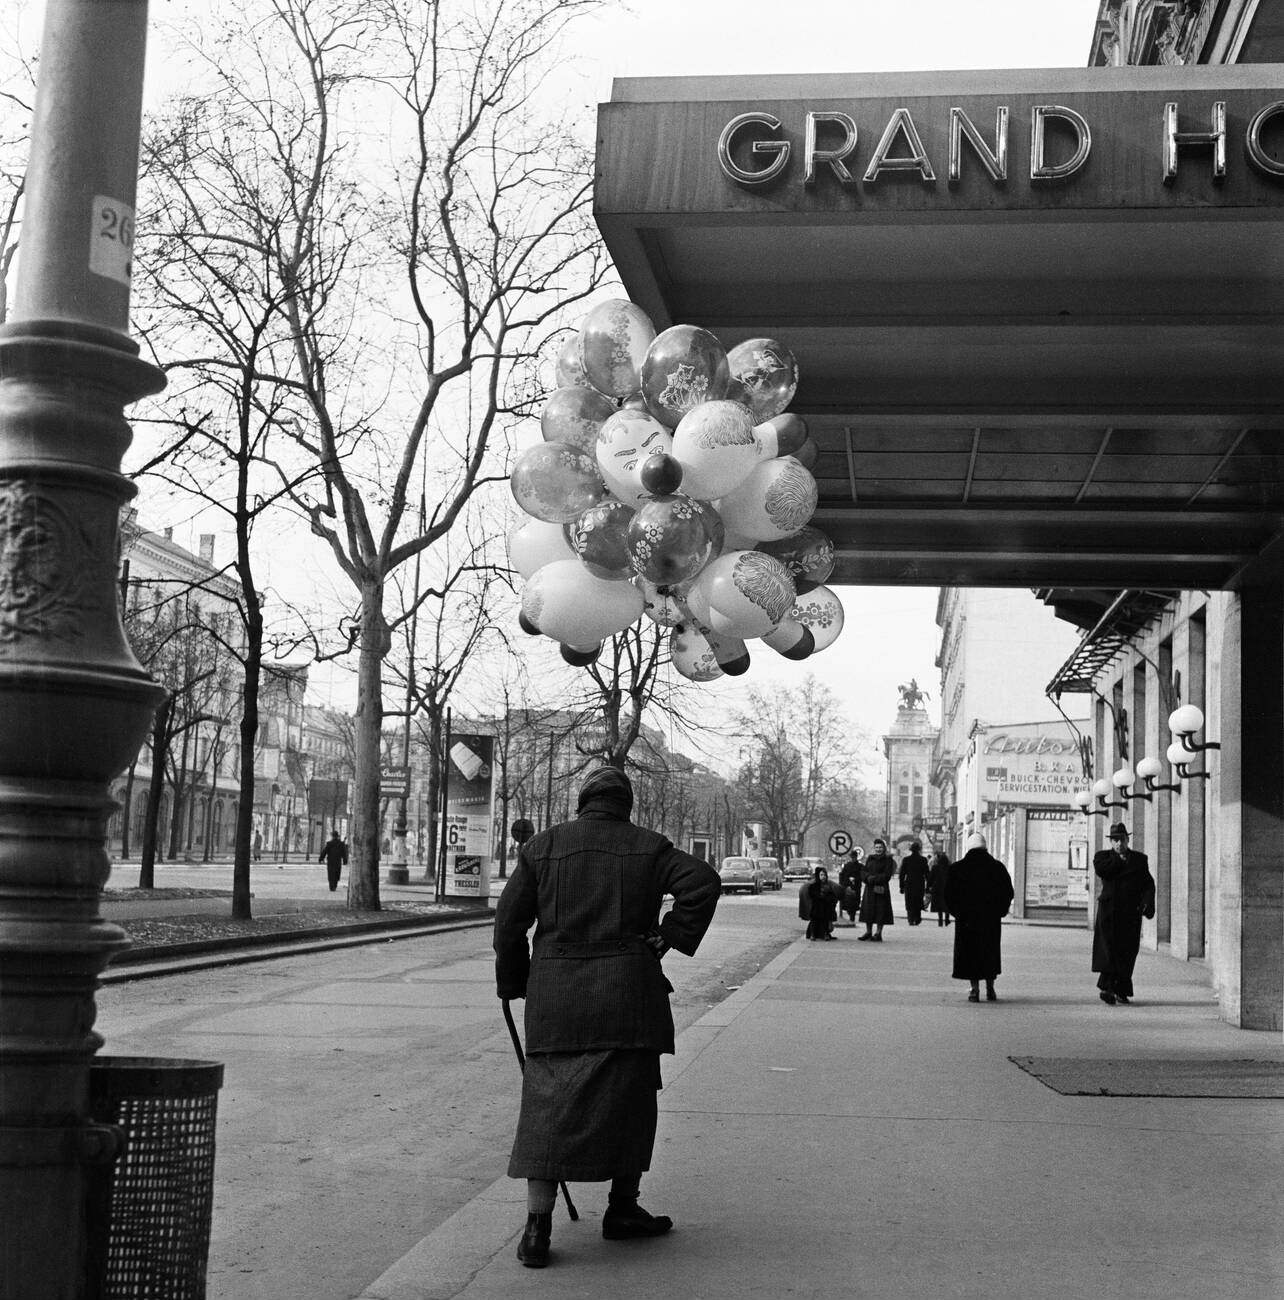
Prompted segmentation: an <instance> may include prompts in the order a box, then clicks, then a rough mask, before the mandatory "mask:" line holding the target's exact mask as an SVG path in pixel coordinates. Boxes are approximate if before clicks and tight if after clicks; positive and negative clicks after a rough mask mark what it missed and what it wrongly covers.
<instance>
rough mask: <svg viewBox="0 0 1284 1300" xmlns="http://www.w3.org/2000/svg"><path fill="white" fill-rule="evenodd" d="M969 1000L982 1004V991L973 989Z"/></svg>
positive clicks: (968, 997) (968, 996)
mask: <svg viewBox="0 0 1284 1300" xmlns="http://www.w3.org/2000/svg"><path fill="white" fill-rule="evenodd" d="M967 1000H968V1001H969V1002H980V1000H981V991H980V989H973V990H972V991H971V993H969V994H968V995H967Z"/></svg>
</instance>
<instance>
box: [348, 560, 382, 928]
mask: <svg viewBox="0 0 1284 1300" xmlns="http://www.w3.org/2000/svg"><path fill="white" fill-rule="evenodd" d="M391 641H392V638H391V635H390V633H389V631H388V624H387V622H386V621H385V619H384V616H383V586H382V584H380V583H376V582H367V583H366V584H365V585H363V587H362V589H361V637H360V649H359V651H358V658H357V713H356V717H355V718H354V719H353V730H354V733H355V734H354V739H355V741H356V763H355V771H354V772H353V792H352V844H351V849H350V856H351V859H352V869H351V870H350V871H349V873H348V906H349V907H350V908H353V909H354V910H357V911H363V912H377V911H379V777H380V768H381V766H382V761H383V745H382V732H383V661H384V658H385V656H386V655H387V653H388V648H389V646H390V645H391Z"/></svg>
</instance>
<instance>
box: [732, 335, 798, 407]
mask: <svg viewBox="0 0 1284 1300" xmlns="http://www.w3.org/2000/svg"><path fill="white" fill-rule="evenodd" d="M727 365H728V367H729V368H730V371H731V379H732V386H731V388H730V390H729V392H728V396H729V397H736V398H739V400H742V401H744V400H747V401H748V404H749V409H750V410H751V411H752V412H753V417H754V420H755V422H759V423H760V422H761V421H763V420H769V419H770V418H771V417H772V416H773V415H779V414H780V412H781V411H783V410H784V409H785V407H787V406H788V405H789V403H790V402H792V401H793V400H794V393H795V392H797V390H798V362H797V361H796V360H795V359H794V354H793V353H792V352H790V350H789V349H788V348H787V347H785V346H784V345H783V344H780V343H777V342H776V340H775V339H746V340H745V342H743V343H738V344H737V345H736V346H735V347H734V348H732V349H731V351H730V352H729V353H728V354H727Z"/></svg>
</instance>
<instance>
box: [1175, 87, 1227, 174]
mask: <svg viewBox="0 0 1284 1300" xmlns="http://www.w3.org/2000/svg"><path fill="white" fill-rule="evenodd" d="M1183 144H1208V145H1212V147H1213V180H1215V181H1219V182H1220V181H1224V180H1225V179H1226V104H1225V102H1224V101H1223V100H1220V99H1219V100H1218V101H1217V103H1215V104H1214V105H1213V120H1212V130H1210V131H1179V130H1178V129H1177V105H1176V104H1174V103H1168V104H1165V105H1164V184H1165V185H1171V184H1172V183H1173V181H1175V180H1176V179H1177V150H1178V147H1179V146H1181V145H1183Z"/></svg>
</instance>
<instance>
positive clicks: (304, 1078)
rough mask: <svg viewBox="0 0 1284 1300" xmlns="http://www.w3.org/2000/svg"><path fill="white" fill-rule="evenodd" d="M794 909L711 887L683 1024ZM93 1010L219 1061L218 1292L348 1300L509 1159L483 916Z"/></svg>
mask: <svg viewBox="0 0 1284 1300" xmlns="http://www.w3.org/2000/svg"><path fill="white" fill-rule="evenodd" d="M133 869H134V868H133V866H132V865H127V866H125V867H124V868H123V869H122V870H121V871H120V872H119V873H117V874H115V875H114V876H113V881H112V883H113V884H114V885H117V886H120V885H122V884H129V883H133V881H132V879H131V874H132V871H133ZM220 873H221V874H222V876H224V877H225V876H226V875H227V873H228V869H227V868H226V867H223V868H219V867H218V866H215V867H213V868H195V867H183V866H175V867H167V868H158V871H157V881H156V883H157V885H158V886H162V885H164V886H173V885H175V884H178V883H184V884H190V885H193V886H196V885H198V882H199V886H200V887H206V888H209V887H221V883H216V882H218V881H219V877H220ZM254 874H255V880H254V890H255V893H256V896H258V897H260V898H262V899H264V900H267V899H269V898H271V897H273V896H278V895H280V893H281V892H282V890H286V891H288V892H289V893H290V894H291V895H292V896H294V897H300V896H303V895H304V893H305V891H310V890H312V889H316V890H317V891H318V896H320V893H326V896H327V897H329V895H328V892H326V891H325V884H324V874H323V872H322V871H321V869H320V868H317V867H313V866H311V865H308V864H287V866H286V868H285V870H283V871H282V872H280V873H278V872H276V871H275V869H268V868H267V865H266V864H256V867H255V873H254ZM498 883H499V882H496V884H497V887H498ZM388 892H391V891H388ZM421 896H422V895H421ZM796 909H797V900H796V897H795V893H794V891H793V890H792V889H789V888H787V889H786V890H785V891H784V892H783V893H781V894H764V895H762V896H760V897H736V898H731V897H728V898H725V899H723V901H722V903H721V905H720V907H719V911H718V914H717V916H716V918H715V920H714V924H713V927H712V928H711V930H710V932H709V934H708V935H707V937H706V939H705V942H704V944H703V945H702V947H701V950H700V953H699V954H698V955H697V957H696V958H695V959H687V958H684V957H682V956H681V955H680V954H676V953H675V954H672V955H671V956H670V957H669V958H667V959H666V962H665V968H666V971H667V973H668V975H669V978H670V979H671V981H672V982H673V984H674V986H675V994H674V1013H675V1020H676V1022H677V1028H678V1031H679V1032H681V1031H682V1030H683V1029H684V1028H685V1027H687V1026H688V1025H689V1024H691V1023H692V1022H693V1021H695V1020H696V1019H698V1018H699V1017H700V1016H701V1015H703V1014H704V1013H705V1012H706V1011H707V1010H708V1008H709V1007H710V1006H711V1005H714V1004H715V1003H717V1002H719V1001H720V1000H721V999H722V998H724V997H725V996H726V995H727V993H728V992H729V991H730V990H733V989H735V988H737V987H739V986H740V985H741V984H742V983H743V982H744V981H745V980H746V979H748V978H749V977H751V976H752V975H753V974H754V973H755V972H756V971H757V970H758V969H760V968H761V967H762V966H763V965H765V964H766V963H767V962H768V961H770V960H771V958H772V957H774V956H775V955H776V954H777V953H778V952H780V951H781V950H782V949H783V948H784V947H785V946H786V945H787V944H788V943H789V942H790V941H792V940H793V939H795V938H797V936H798V934H799V923H798V921H797V910H796ZM98 1007H99V1014H98V1025H97V1027H98V1030H99V1032H100V1033H102V1034H103V1035H104V1037H105V1038H106V1040H107V1041H106V1045H105V1047H104V1048H103V1052H104V1053H105V1054H108V1055H119V1056H158V1057H169V1058H185V1059H204V1060H214V1061H221V1062H223V1063H224V1065H225V1066H226V1075H225V1082H224V1086H223V1090H222V1092H221V1094H220V1098H219V1125H218V1153H217V1167H216V1187H215V1209H214V1225H213V1233H212V1240H211V1248H210V1267H209V1297H210V1300H346V1298H348V1297H351V1296H354V1295H357V1294H359V1293H360V1291H361V1289H362V1287H363V1286H364V1285H365V1284H366V1283H368V1282H369V1281H370V1279H371V1278H374V1277H376V1276H378V1275H379V1274H380V1273H381V1272H382V1271H383V1270H384V1269H385V1268H386V1267H387V1266H388V1265H389V1264H390V1263H391V1262H392V1261H393V1260H395V1259H397V1258H399V1257H400V1256H402V1255H404V1254H405V1253H406V1252H407V1251H409V1250H410V1249H411V1247H412V1246H414V1245H415V1244H416V1243H417V1242H418V1241H419V1240H420V1239H421V1238H423V1237H424V1236H426V1235H427V1234H428V1233H430V1232H431V1231H432V1230H433V1229H434V1228H436V1227H438V1226H439V1225H440V1224H441V1223H442V1222H443V1221H444V1220H446V1219H447V1218H449V1217H450V1216H451V1215H452V1214H453V1213H455V1211H456V1210H458V1209H459V1208H460V1207H461V1206H463V1205H464V1204H466V1203H467V1202H469V1201H470V1200H471V1199H472V1198H473V1197H475V1196H476V1195H477V1194H478V1193H480V1192H481V1191H482V1190H483V1189H484V1188H486V1187H487V1186H489V1185H490V1184H491V1183H492V1182H494V1180H495V1179H496V1178H497V1177H500V1176H502V1174H503V1172H504V1169H505V1166H506V1163H507V1158H508V1146H509V1143H510V1142H511V1139H512V1130H513V1121H514V1108H515V1105H516V1101H517V1097H518V1090H519V1074H518V1068H517V1062H516V1060H515V1058H514V1055H513V1049H512V1045H511V1043H510V1041H509V1037H508V1032H507V1030H506V1028H505V1026H504V1021H503V1018H502V1016H501V1014H500V1006H499V1003H498V1002H497V1001H496V999H495V994H494V983H493V974H492V962H491V947H490V930H489V928H488V927H484V926H483V927H479V928H476V929H471V930H463V931H456V932H452V933H444V934H438V935H432V936H427V937H422V938H417V939H406V940H401V941H388V940H387V939H386V938H385V939H382V940H380V941H378V942H375V943H372V944H369V945H366V946H362V947H357V948H349V949H345V950H343V951H339V952H334V953H326V954H313V955H310V956H306V957H292V958H283V959H280V960H274V961H267V962H261V963H256V964H254V965H250V966H237V967H229V968H225V969H219V970H208V971H200V972H193V973H191V974H186V975H176V976H166V977H162V978H157V979H148V980H141V981H139V982H136V983H129V984H121V985H117V986H112V987H108V988H104V989H103V990H101V991H100V994H99V997H98ZM517 1011H518V1019H519V1023H520V1007H519V1008H517ZM300 1251H305V1252H306V1258H302V1257H300V1253H299V1252H300Z"/></svg>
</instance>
